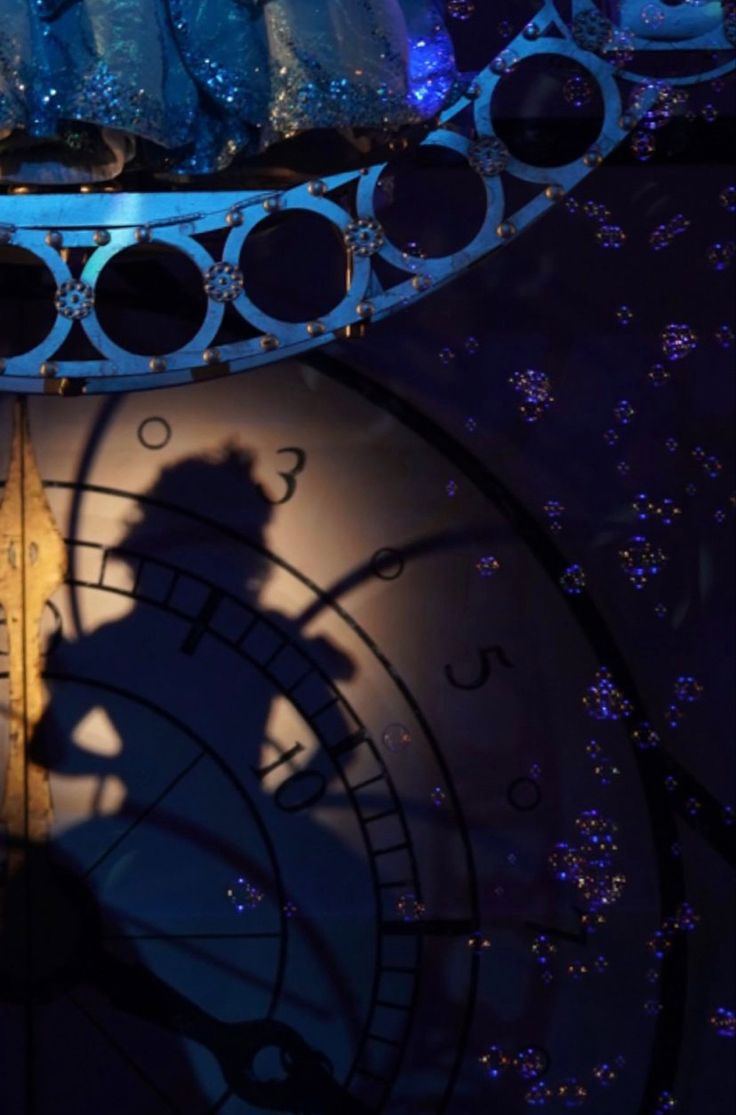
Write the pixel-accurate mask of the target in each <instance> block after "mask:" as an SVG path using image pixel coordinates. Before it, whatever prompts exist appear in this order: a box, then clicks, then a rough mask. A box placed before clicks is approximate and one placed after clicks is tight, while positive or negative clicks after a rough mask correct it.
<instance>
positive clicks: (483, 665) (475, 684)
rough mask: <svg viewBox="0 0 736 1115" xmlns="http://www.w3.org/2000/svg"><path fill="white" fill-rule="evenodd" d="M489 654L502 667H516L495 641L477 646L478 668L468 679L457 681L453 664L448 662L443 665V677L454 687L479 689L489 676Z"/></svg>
mask: <svg viewBox="0 0 736 1115" xmlns="http://www.w3.org/2000/svg"><path fill="white" fill-rule="evenodd" d="M491 655H493V657H494V658H495V659H496V661H497V662H498V663H499V664H500V665H501V666H503V667H504V669H506V670H513V669H515V668H516V667H515V666H514V663H513V662H512V661H511V659H510V658H509V656H508V655H507V654H506V651H505V650H504V649H503V647H502V646H499V645H498V643H495V644H494V645H493V646H492V647H479V648H478V661H479V670H478V673H477V674H476V676H475V677H474V678H472V679H471V680H470V681H459V680H458V678H457V676H456V674H455V668H454V666H453V665H452V664H451V663H449V662H448V663H447V665H446V666H445V677H446V678H447V680H448V681H449V683H450V685H452V686H453V687H454V688H455V689H480V688H481V686H483V685H485V684H486V682H487V681H488V679H489V677H490V676H491Z"/></svg>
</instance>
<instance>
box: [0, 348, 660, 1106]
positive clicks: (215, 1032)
mask: <svg viewBox="0 0 736 1115" xmlns="http://www.w3.org/2000/svg"><path fill="white" fill-rule="evenodd" d="M358 382H359V380H358V377H356V379H355V383H358ZM60 405H61V407H63V408H64V409H63V410H62V409H60ZM4 418H5V419H6V420H7V413H6V414H5V415H4ZM30 422H31V429H32V432H33V440H34V445H35V450H36V455H37V458H38V462H39V468H40V471H41V474H42V476H43V478H44V481H45V485H46V491H47V495H48V497H49V501H50V504H51V509H52V511H53V514H54V516H55V518H56V521H57V523H58V524H59V526H60V527H61V529H62V532H63V533H64V535H65V536H66V538H67V543H68V554H69V574H68V582H67V584H66V585H65V586H64V588H63V589H61V590H60V591H59V592H58V593H56V595H55V596H54V597H53V599H52V601H51V603H50V605H49V606H48V608H47V610H46V614H45V617H44V631H45V636H44V639H45V649H46V654H45V660H44V661H45V678H46V685H47V687H48V691H49V695H50V701H49V704H48V707H47V712H46V714H45V717H44V719H43V721H42V723H41V725H40V727H39V729H38V731H37V733H36V738H35V740H34V741H33V743H32V745H31V747H32V752H33V754H34V756H35V759H36V761H37V762H38V763H40V764H41V765H42V766H43V767H44V768H45V769H47V770H49V772H50V783H51V795H52V802H53V827H52V830H51V839H50V842H49V848H48V850H47V852H45V853H44V857H45V858H44V861H43V862H42V863H41V862H39V863H38V864H35V865H34V863H29V865H28V868H27V873H28V879H26V880H25V884H26V885H25V887H24V890H23V894H24V895H25V896H26V897H25V898H24V901H25V902H27V903H28V904H29V905H28V909H27V910H26V913H25V914H24V915H23V918H24V919H25V920H22V919H21V920H19V919H20V913H19V910H18V906H19V903H20V898H19V897H18V895H16V896H14V894H13V892H12V888H11V889H10V891H9V893H8V896H7V898H6V903H5V914H4V919H5V920H4V928H3V933H4V949H3V952H2V969H0V977H1V983H0V987H1V989H2V990H1V991H0V994H1V995H2V999H3V1002H2V1008H1V1010H0V1025H1V1026H2V1034H3V1044H4V1046H5V1047H6V1048H12V1049H13V1051H14V1053H13V1057H12V1059H11V1061H10V1064H9V1066H8V1068H7V1069H6V1070H5V1073H4V1077H3V1084H2V1087H3V1089H4V1096H7V1102H8V1103H9V1104H10V1108H9V1109H12V1110H14V1111H15V1110H17V1111H26V1110H28V1111H31V1110H32V1111H34V1112H38V1113H39V1115H43V1113H45V1112H47V1111H48V1112H51V1111H58V1097H59V1095H60V1094H63V1095H64V1096H66V1097H68V1100H67V1101H66V1102H67V1109H68V1110H73V1111H75V1113H78V1115H83V1113H86V1112H93V1111H94V1112H99V1111H101V1110H104V1111H105V1112H107V1113H110V1115H113V1113H115V1115H116V1113H118V1112H120V1113H121V1115H122V1113H123V1112H126V1113H127V1112H130V1111H131V1110H135V1111H137V1112H158V1111H167V1110H175V1111H182V1112H184V1111H185V1112H187V1113H189V1112H200V1111H201V1112H207V1111H223V1112H227V1115H236V1113H242V1112H247V1111H254V1110H289V1111H302V1110H303V1111H314V1112H318V1111H345V1112H349V1111H352V1110H355V1111H365V1110H377V1111H385V1112H400V1111H408V1110H409V1108H410V1107H411V1108H412V1109H414V1108H416V1106H417V1103H419V1104H420V1107H421V1110H425V1111H427V1112H440V1111H449V1112H456V1113H460V1112H468V1111H470V1110H479V1107H478V1106H477V1105H479V1104H481V1103H482V1102H485V1098H486V1097H487V1096H488V1092H487V1086H488V1081H487V1079H486V1078H487V1077H489V1076H490V1077H491V1078H493V1077H494V1075H497V1074H496V1072H495V1061H496V1060H498V1059H499V1058H500V1063H499V1066H498V1069H499V1073H502V1074H503V1077H504V1078H503V1080H502V1081H501V1085H500V1086H501V1088H502V1091H501V1092H500V1093H499V1092H498V1091H496V1095H501V1096H502V1097H503V1102H504V1103H506V1104H507V1108H505V1109H507V1110H509V1111H515V1110H522V1109H524V1107H525V1103H526V1102H527V1101H526V1097H528V1095H529V1094H530V1092H531V1094H532V1096H533V1095H534V1089H535V1088H536V1089H537V1091H538V1094H539V1095H541V1096H542V1098H544V1088H545V1086H546V1085H545V1084H544V1080H545V1079H548V1077H549V1074H550V1073H551V1072H554V1074H555V1077H556V1078H557V1079H560V1080H564V1079H565V1078H567V1077H571V1076H574V1077H577V1078H578V1079H579V1080H580V1081H582V1079H583V1078H585V1079H586V1080H587V1081H590V1080H591V1073H592V1071H593V1069H594V1068H595V1067H600V1066H601V1065H606V1064H608V1065H609V1068H610V1071H611V1073H612V1074H613V1075H616V1074H617V1072H618V1070H617V1069H616V1067H615V1065H614V1058H615V1057H618V1058H620V1059H622V1060H620V1061H619V1064H623V1063H624V1062H625V1063H626V1065H627V1072H626V1074H622V1080H621V1082H619V1084H618V1087H617V1091H616V1102H617V1104H619V1105H620V1106H619V1107H617V1108H616V1109H617V1110H634V1109H635V1104H636V1102H637V1097H638V1096H639V1095H640V1093H641V1090H642V1088H645V1087H646V1081H647V1078H648V1075H649V1074H650V1072H651V1071H652V1061H651V1058H652V1057H653V1056H654V1057H656V1056H661V1049H658V1039H657V1020H656V1019H655V1018H645V1019H644V1021H643V1022H642V1001H641V1000H642V980H643V978H644V971H645V969H646V966H647V956H646V952H645V951H644V950H642V948H641V940H642V937H643V936H644V935H646V933H647V931H648V928H649V927H650V926H651V925H653V924H657V919H658V917H659V887H660V883H661V881H662V880H661V879H660V877H659V871H660V868H661V861H662V857H661V855H659V851H658V843H657V842H658V841H659V843H660V845H661V842H662V840H664V841H667V840H668V839H669V838H670V837H671V833H669V832H668V831H667V827H666V825H665V826H664V828H663V829H662V830H661V831H660V832H658V833H655V834H654V836H653V834H652V830H651V827H650V823H649V813H648V810H647V802H646V801H645V795H644V791H643V789H642V785H641V783H640V779H639V771H638V769H637V766H636V762H635V757H634V755H633V754H632V753H631V750H630V747H629V742H628V733H627V732H626V731H625V730H624V728H623V724H622V722H621V723H616V722H614V721H612V722H610V723H608V724H607V725H606V732H607V735H606V738H607V745H606V746H607V750H608V754H609V757H610V761H612V762H614V763H615V764H616V766H617V770H618V776H617V778H616V780H615V785H609V786H606V789H605V793H603V794H602V792H601V789H600V784H599V781H598V780H597V779H596V778H595V777H594V775H593V768H592V767H591V766H589V765H588V766H586V765H585V764H582V765H581V763H580V755H579V750H580V742H579V736H578V735H577V734H574V733H571V732H570V729H569V725H570V724H571V723H573V724H574V723H577V724H578V725H579V728H580V731H583V730H585V724H586V723H589V715H590V712H591V706H590V704H589V707H588V710H587V711H586V709H585V707H584V706H583V704H582V703H581V694H584V693H585V692H586V689H588V688H589V687H591V686H592V685H593V682H594V676H595V674H596V671H597V670H598V668H599V666H600V664H601V663H600V648H599V647H595V646H593V645H592V643H591V639H590V632H589V630H587V629H586V625H585V623H581V617H580V615H579V614H578V615H576V614H575V612H574V609H571V607H570V600H571V599H574V598H570V597H567V596H565V594H564V593H561V592H560V591H559V588H558V586H557V585H556V584H555V583H554V581H553V580H551V579H550V577H549V561H548V559H549V553H548V552H547V550H546V549H545V547H544V546H542V552H540V553H536V552H535V547H534V541H535V535H534V531H533V530H531V533H530V529H531V528H530V527H529V522H527V520H526V519H525V517H524V509H523V507H521V506H519V505H518V504H516V502H515V501H514V499H513V496H512V495H511V494H510V493H508V492H506V491H505V490H504V489H503V488H502V487H501V486H500V485H499V484H496V485H495V486H494V485H493V484H490V485H489V484H484V483H482V482H481V479H480V478H479V477H478V476H477V475H473V474H472V471H471V472H470V473H468V472H464V471H463V470H464V466H465V463H466V462H465V458H464V457H463V455H462V451H461V450H460V449H459V448H458V447H457V446H454V443H453V442H452V441H451V439H449V438H448V437H447V436H445V435H441V434H440V432H439V431H437V430H435V431H434V433H433V431H432V428H431V427H427V426H426V424H425V426H424V427H422V425H421V424H419V425H417V424H416V423H412V421H411V416H410V415H408V412H407V413H401V412H400V411H399V412H397V410H396V407H394V406H393V405H392V404H391V399H390V397H389V396H386V397H381V396H380V395H377V394H376V393H375V392H374V397H373V398H371V399H369V398H367V397H366V395H365V394H364V393H361V391H359V390H354V389H350V388H349V387H348V386H346V385H344V384H342V383H340V382H338V380H336V379H335V378H332V377H330V376H328V375H326V374H325V373H324V370H323V371H320V370H317V369H315V368H314V367H307V366H304V365H299V364H284V365H280V366H279V367H277V368H275V369H270V370H265V369H264V370H262V371H260V372H256V373H254V374H253V375H251V376H248V377H244V378H241V379H235V380H230V381H220V382H218V383H212V384H209V385H207V387H206V388H192V389H187V390H183V391H177V392H173V393H172V392H168V393H158V394H153V395H144V396H132V397H126V398H123V399H121V400H120V401H119V402H118V403H115V404H109V403H104V402H103V403H101V402H99V401H97V400H92V399H89V400H78V401H76V402H75V404H74V406H73V407H72V408H70V407H68V406H65V404H63V403H62V404H59V402H58V401H55V400H45V401H44V400H39V401H37V402H35V403H34V404H33V405H32V406H31V408H30ZM412 427H413V428H412ZM70 446H75V447H77V448H76V449H75V451H74V453H70V451H69V447H70ZM530 543H531V544H530ZM0 631H3V629H2V628H0ZM0 650H4V651H5V652H6V653H7V650H8V645H7V642H6V644H4V645H2V644H0ZM561 662H564V669H560V668H559V665H560V663H561ZM6 676H7V675H6ZM599 680H600V679H599ZM0 684H5V683H0ZM599 688H600V687H599ZM590 699H591V700H592V701H593V702H594V704H595V700H597V699H598V698H596V697H595V695H593V696H592V697H591V698H590ZM0 700H2V702H3V704H7V700H8V697H7V693H4V694H3V695H2V697H0ZM603 704H604V705H605V701H604V702H603ZM599 705H600V702H599ZM601 707H602V706H601ZM592 711H593V712H595V707H593V708H592ZM598 711H599V712H600V707H599V708H598ZM6 765H7V764H6V761H3V763H2V769H3V770H4V769H5V767H6ZM650 807H651V803H650ZM596 809H598V810H599V812H598V814H596V815H595V816H594V813H593V811H594V810H596ZM622 817H625V818H626V825H625V830H624V831H622V832H621V833H620V835H612V830H610V829H607V828H606V825H607V823H608V819H609V818H622ZM586 818H587V819H586ZM586 826H587V827H586ZM596 826H598V827H596ZM596 832H598V833H600V834H601V839H602V840H603V842H604V844H605V843H606V841H608V844H610V845H611V848H608V846H606V847H607V850H606V851H605V853H604V854H602V856H599V859H598V861H597V866H596V862H595V857H593V861H594V862H593V864H592V866H591V865H590V863H589V866H588V870H589V872H592V875H591V877H590V879H589V882H588V885H587V890H586V889H585V887H583V888H582V891H581V888H580V886H576V885H573V884H572V883H571V882H570V879H571V877H572V874H574V872H572V873H571V872H570V871H568V872H567V876H566V873H565V870H564V864H563V868H560V870H558V872H557V875H558V877H557V878H555V875H554V874H553V873H552V872H551V871H550V864H549V856H550V854H551V853H552V852H554V849H555V847H556V846H557V845H560V844H561V843H562V842H564V843H565V844H567V845H570V846H571V847H572V846H576V847H577V846H579V845H580V843H581V841H582V842H583V844H585V842H586V840H587V842H588V843H587V847H588V850H590V847H591V844H590V841H591V840H594V839H595V838H596V837H595V834H596ZM591 833H592V835H591ZM632 851H633V852H635V855H636V859H637V863H638V868H637V872H636V876H635V878H633V879H625V878H623V875H624V872H623V871H622V869H621V863H622V862H623V861H624V860H625V859H626V857H628V858H629V859H630V858H631V854H632ZM557 853H558V859H559V856H561V855H562V856H563V858H564V849H562V850H560V848H559V847H558V849H557ZM589 859H590V857H589ZM568 866H569V864H568ZM667 885H668V886H670V888H671V886H672V883H671V880H670V881H669V882H668V883H667ZM675 889H676V882H675ZM18 894H20V891H19V892H18ZM28 895H30V898H29V897H28ZM28 910H30V913H29V912H28ZM604 923H605V924H604ZM609 923H615V932H613V933H612V932H610V925H609ZM21 925H22V927H24V932H21V931H20V929H19V928H18V927H19V926H21ZM29 934H30V939H31V940H32V944H33V948H32V950H31V952H30V954H29V951H28V939H29ZM632 957H634V959H632ZM91 958H92V959H91ZM639 969H641V971H640V970H639ZM566 972H567V973H572V977H571V978H560V977H562V976H564V974H565V973H566ZM576 973H577V974H578V975H579V976H580V977H583V976H584V977H585V980H584V981H583V982H581V981H579V980H578V979H577V978H576ZM553 976H554V978H553ZM612 1001H615V1004H616V1016H617V1018H619V1019H620V1018H624V1017H630V1018H631V1019H632V1020H635V1022H636V1027H635V1028H634V1027H633V1026H632V1029H631V1031H630V1032H626V1031H623V1032H619V1033H616V1034H615V1035H613V1034H612V1033H611V1026H610V1025H608V1024H606V1017H607V1012H608V1009H609V1004H610V1003H611V1002H612ZM571 1029H574V1031H575V1033H576V1034H578V1035H579V1038H578V1039H577V1042H576V1050H575V1055H574V1057H571V1053H570V1047H569V1040H568V1035H569V1033H570V1032H571ZM660 1044H661V1042H660ZM496 1045H498V1046H499V1047H502V1048H503V1049H504V1050H507V1051H510V1053H504V1054H503V1055H502V1054H500V1053H499V1052H498V1050H495V1049H494V1047H495V1046H496ZM306 1049H308V1050H309V1051H310V1052H309V1054H308V1055H307V1054H306V1053H305V1052H304V1051H305V1050H306ZM511 1056H513V1057H514V1058H515V1059H514V1060H513V1064H512V1063H511V1061H510V1060H509V1057H511ZM504 1057H505V1058H506V1060H505V1061H504ZM90 1066H94V1070H93V1071H92V1070H91V1069H90ZM586 1086H587V1087H591V1085H590V1084H589V1083H588V1084H587V1085H586ZM571 1088H572V1085H571ZM571 1094H572V1093H571Z"/></svg>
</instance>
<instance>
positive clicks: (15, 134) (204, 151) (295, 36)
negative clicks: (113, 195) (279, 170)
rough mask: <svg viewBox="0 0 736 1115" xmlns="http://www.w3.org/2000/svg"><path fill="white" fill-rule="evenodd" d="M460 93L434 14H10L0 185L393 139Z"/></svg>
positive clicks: (198, 0) (146, 7)
mask: <svg viewBox="0 0 736 1115" xmlns="http://www.w3.org/2000/svg"><path fill="white" fill-rule="evenodd" d="M456 82H457V74H456V71H455V66H454V57H453V51H452V45H451V42H450V39H449V36H448V34H447V31H446V29H445V27H444V25H443V22H442V19H441V17H440V15H439V9H438V4H437V3H436V2H435V0H0V179H3V178H4V179H6V180H8V179H11V178H15V179H23V180H29V179H32V178H36V179H39V178H40V179H43V178H46V179H47V180H54V178H55V179H56V180H65V181H70V180H79V179H84V178H87V177H111V176H112V175H114V174H115V173H117V172H118V171H119V169H120V168H121V167H122V165H123V164H124V162H125V160H126V159H127V158H129V157H130V154H131V151H132V149H133V140H135V141H137V142H138V143H139V144H140V142H141V141H143V143H144V147H145V148H146V150H147V151H150V157H151V160H152V161H156V160H155V156H158V162H159V165H162V166H164V167H166V168H167V169H169V170H173V171H181V172H183V173H211V172H213V171H216V170H218V169H222V168H223V167H225V166H227V165H228V163H229V162H230V161H231V160H232V159H233V157H234V156H235V155H237V154H238V153H240V152H243V151H245V152H254V153H255V152H257V151H261V150H263V149H264V148H265V147H267V146H269V145H270V144H272V143H274V142H276V141H278V140H281V139H284V138H288V137H290V136H293V135H296V134H297V133H298V132H303V131H306V130H309V129H312V128H325V127H366V128H379V129H387V130H390V129H394V128H398V127H401V126H403V125H405V124H411V123H416V122H418V121H420V120H425V119H429V118H431V117H432V116H434V115H435V114H436V113H437V112H438V110H439V109H440V108H441V107H442V106H443V104H444V103H445V102H446V101H447V99H448V98H449V97H450V96H451V95H452V93H453V91H454V89H455V87H456Z"/></svg>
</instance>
